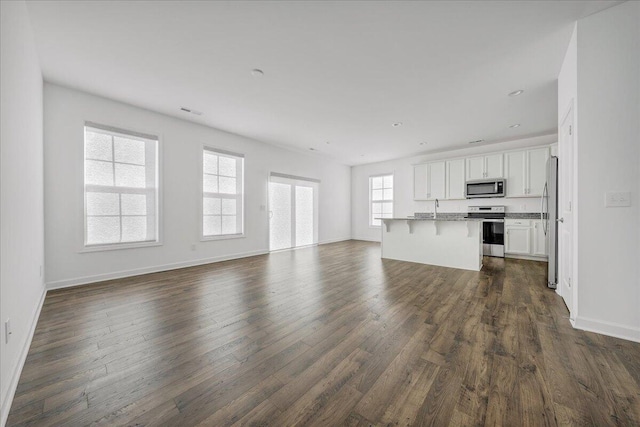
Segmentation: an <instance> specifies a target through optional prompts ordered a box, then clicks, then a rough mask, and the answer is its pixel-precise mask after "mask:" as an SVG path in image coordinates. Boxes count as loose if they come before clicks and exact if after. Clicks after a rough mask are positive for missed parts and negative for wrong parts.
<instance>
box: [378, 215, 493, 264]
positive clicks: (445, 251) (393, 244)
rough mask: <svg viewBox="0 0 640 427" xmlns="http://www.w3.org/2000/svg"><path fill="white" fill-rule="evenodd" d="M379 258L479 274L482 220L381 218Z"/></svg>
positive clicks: (459, 218) (460, 218)
mask: <svg viewBox="0 0 640 427" xmlns="http://www.w3.org/2000/svg"><path fill="white" fill-rule="evenodd" d="M381 220H382V223H383V226H382V240H381V241H382V258H388V259H397V260H400V261H410V262H418V263H421V264H431V265H439V266H443V267H453V268H461V269H465V270H474V271H480V269H481V268H482V219H478V218H462V217H444V218H436V219H434V218H381Z"/></svg>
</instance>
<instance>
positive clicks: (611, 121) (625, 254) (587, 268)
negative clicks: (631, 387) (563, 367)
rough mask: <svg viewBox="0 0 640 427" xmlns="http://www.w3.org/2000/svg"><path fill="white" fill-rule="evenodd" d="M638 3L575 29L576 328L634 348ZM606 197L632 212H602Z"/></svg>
mask: <svg viewBox="0 0 640 427" xmlns="http://www.w3.org/2000/svg"><path fill="white" fill-rule="evenodd" d="M639 22H640V3H638V2H626V3H623V4H621V5H618V6H615V7H612V8H610V9H607V10H605V11H603V12H600V13H597V14H595V15H591V16H589V17H587V18H585V19H583V20H580V21H578V52H577V57H578V67H577V75H578V107H579V110H580V115H579V116H578V128H579V139H578V144H577V150H578V151H577V154H578V183H579V187H578V208H579V212H580V216H579V218H578V233H579V238H580V244H579V246H578V270H579V283H578V298H579V306H580V309H579V312H578V318H577V319H576V323H575V324H576V327H579V328H585V329H591V330H595V331H599V332H605V333H609V334H611V335H619V336H623V337H626V338H629V339H635V340H636V341H640V273H639V270H638V269H639V263H638V258H639V253H640V236H639V234H638V233H639V227H640V209H639V204H640V192H639V189H640V188H639V184H640V183H639V181H640V171H639V168H638V165H639V164H640V163H639V159H640V127H639V126H640V125H639V123H640V25H638V24H639ZM607 191H629V192H631V200H632V206H631V207H626V208H605V206H604V199H605V193H606V192H607Z"/></svg>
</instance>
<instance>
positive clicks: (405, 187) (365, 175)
mask: <svg viewBox="0 0 640 427" xmlns="http://www.w3.org/2000/svg"><path fill="white" fill-rule="evenodd" d="M555 142H557V136H556V135H547V136H540V137H535V138H528V139H521V140H516V141H509V142H504V143H499V144H490V145H485V146H480V147H473V148H466V149H461V150H453V151H447V152H441V153H437V154H426V155H422V156H415V157H407V158H403V159H398V160H390V161H387V162H380V163H371V164H367V165H361V166H354V167H352V168H351V194H352V201H351V213H352V220H351V230H352V235H353V238H354V239H357V240H373V241H380V237H381V234H380V233H381V231H380V228H379V227H369V176H371V175H377V174H383V173H393V174H394V194H393V196H394V203H393V206H394V212H393V214H394V216H396V217H405V216H408V215H413V214H414V213H415V212H433V202H430V201H415V200H413V166H412V165H414V164H416V163H423V162H426V161H431V160H440V159H449V158H457V157H465V156H472V155H476V154H482V153H490V152H496V151H502V150H505V151H506V150H512V149H518V148H526V147H533V146H538V145H545V144H553V143H555ZM496 204H499V205H505V206H507V209H508V211H509V212H539V211H540V199H539V198H537V197H528V198H508V199H507V198H504V199H498V200H496V199H474V200H442V201H440V207H439V208H438V211H439V212H466V211H467V208H468V206H470V205H473V206H480V205H496Z"/></svg>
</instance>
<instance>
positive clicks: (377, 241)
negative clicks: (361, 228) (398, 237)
mask: <svg viewBox="0 0 640 427" xmlns="http://www.w3.org/2000/svg"><path fill="white" fill-rule="evenodd" d="M351 240H362V241H363V242H376V243H380V239H371V238H369V237H353V238H352V239H351Z"/></svg>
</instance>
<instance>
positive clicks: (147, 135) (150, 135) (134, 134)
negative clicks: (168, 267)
mask: <svg viewBox="0 0 640 427" xmlns="http://www.w3.org/2000/svg"><path fill="white" fill-rule="evenodd" d="M86 127H93V128H97V129H102V130H105V131H107V132H111V133H113V134H119V135H120V136H122V137H125V138H133V139H136V138H142V139H155V140H156V141H157V145H156V188H155V191H156V210H155V211H156V239H155V240H151V241H140V242H118V243H104V244H96V245H87V244H86V242H87V234H86V233H87V204H86V185H85V160H86V155H85V149H86V142H85V128H86ZM125 128H126V129H125ZM81 146H82V150H80V155H81V159H80V164H81V165H82V167H81V168H80V182H81V185H80V191H81V193H80V197H81V200H82V204H81V205H82V212H81V215H82V221H81V224H82V229H81V233H80V239H81V244H80V250H78V253H88V252H102V251H112V250H123V249H135V248H145V247H153V246H162V245H163V240H162V238H163V223H162V220H163V215H162V188H163V186H162V159H163V156H162V137H161V135H160V134H158V133H154V132H148V131H144V130H133V129H132V128H131V127H129V126H111V125H103V124H100V123H98V122H96V121H92V120H85V121H84V125H83V126H82V144H81ZM120 192H121V193H128V192H129V191H120ZM136 193H138V192H136Z"/></svg>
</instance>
